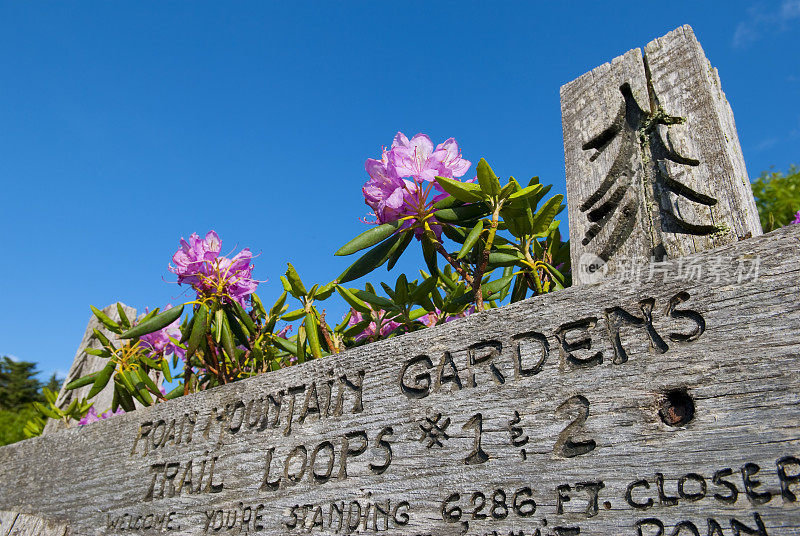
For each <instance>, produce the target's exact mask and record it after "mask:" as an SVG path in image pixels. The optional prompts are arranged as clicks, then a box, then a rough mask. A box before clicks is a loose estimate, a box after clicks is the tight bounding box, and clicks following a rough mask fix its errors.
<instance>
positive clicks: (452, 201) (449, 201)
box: [433, 182, 471, 210]
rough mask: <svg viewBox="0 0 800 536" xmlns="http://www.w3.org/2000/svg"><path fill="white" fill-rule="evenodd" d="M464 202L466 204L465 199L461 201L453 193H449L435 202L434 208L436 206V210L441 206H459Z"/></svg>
mask: <svg viewBox="0 0 800 536" xmlns="http://www.w3.org/2000/svg"><path fill="white" fill-rule="evenodd" d="M461 184H471V183H468V182H464V183H461ZM463 204H464V202H463V201H459V200H458V199H456V198H455V197H453V196H452V195H448V196H447V197H445V198H444V199H441V200H439V201H437V202H435V203H434V204H433V208H435V209H436V210H439V209H440V208H452V207H458V206H461V205H463Z"/></svg>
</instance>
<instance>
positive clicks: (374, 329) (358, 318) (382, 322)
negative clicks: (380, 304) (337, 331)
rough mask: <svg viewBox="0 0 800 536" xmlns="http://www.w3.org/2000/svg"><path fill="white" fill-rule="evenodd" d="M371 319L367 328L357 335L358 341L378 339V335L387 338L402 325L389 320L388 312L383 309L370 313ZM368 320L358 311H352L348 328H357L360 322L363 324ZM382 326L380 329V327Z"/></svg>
mask: <svg viewBox="0 0 800 536" xmlns="http://www.w3.org/2000/svg"><path fill="white" fill-rule="evenodd" d="M370 317H371V318H372V322H370V323H369V325H368V326H367V328H366V329H365V330H364V331H362V332H361V333H359V334H358V335H356V340H357V341H363V340H364V339H372V340H374V339H377V338H378V337H376V335H378V336H380V337H385V336H387V335H389V334H390V333H391V332H393V331H394V330H396V329H397V328H399V327H400V324H399V323H397V322H395V321H394V320H388V319H387V318H386V311H384V310H383V309H378V310H377V311H375V310H374V309H373V310H371V312H370ZM364 320H366V318H364V315H362V314H361V313H359V312H358V311H356V310H355V309H350V320H348V322H347V325H348V326H355V325H356V324H358V323H359V322H363V321H364ZM378 326H380V328H379V327H378Z"/></svg>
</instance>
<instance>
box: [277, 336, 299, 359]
mask: <svg viewBox="0 0 800 536" xmlns="http://www.w3.org/2000/svg"><path fill="white" fill-rule="evenodd" d="M273 340H274V342H275V346H277V347H278V348H280V349H281V350H283V351H284V352H289V353H290V354H292V355H296V354H297V345H296V344H294V343H292V342H290V341H287V340H286V339H284V338H282V337H275V338H274V339H273Z"/></svg>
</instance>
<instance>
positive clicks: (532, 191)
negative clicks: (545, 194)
mask: <svg viewBox="0 0 800 536" xmlns="http://www.w3.org/2000/svg"><path fill="white" fill-rule="evenodd" d="M541 189H542V185H541V184H534V185H531V186H528V187H527V188H523V189H522V190H520V191H518V192H514V193H513V194H511V195H510V196H509V197H508V199H509V201H513V200H515V199H527V198H528V197H533V196H535V195H537V194H538V193H539V191H540V190H541Z"/></svg>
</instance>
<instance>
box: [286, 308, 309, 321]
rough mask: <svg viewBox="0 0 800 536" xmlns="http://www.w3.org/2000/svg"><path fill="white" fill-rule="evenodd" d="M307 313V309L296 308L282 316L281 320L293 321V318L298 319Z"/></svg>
mask: <svg viewBox="0 0 800 536" xmlns="http://www.w3.org/2000/svg"><path fill="white" fill-rule="evenodd" d="M305 315H306V310H305V309H303V308H301V309H295V310H294V311H290V312H288V313H286V314H285V315H283V316H282V317H281V320H285V321H286V322H291V321H292V320H297V319H298V318H303V317H304V316H305Z"/></svg>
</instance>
